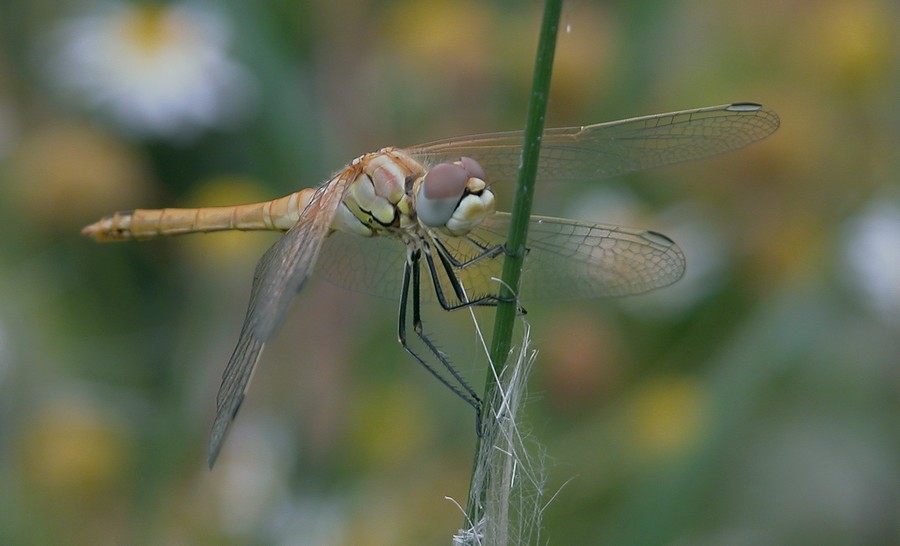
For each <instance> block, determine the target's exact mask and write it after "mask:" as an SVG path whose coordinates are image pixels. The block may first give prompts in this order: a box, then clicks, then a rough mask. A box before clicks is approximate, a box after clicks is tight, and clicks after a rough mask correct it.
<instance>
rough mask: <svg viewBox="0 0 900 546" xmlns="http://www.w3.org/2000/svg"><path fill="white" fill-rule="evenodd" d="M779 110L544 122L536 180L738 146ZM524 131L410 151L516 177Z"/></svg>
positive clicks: (633, 167) (746, 108)
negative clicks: (550, 125) (468, 161)
mask: <svg viewBox="0 0 900 546" xmlns="http://www.w3.org/2000/svg"><path fill="white" fill-rule="evenodd" d="M778 125H779V120H778V116H777V115H776V114H775V112H772V111H771V110H767V109H765V108H763V107H762V106H761V105H759V104H754V103H734V104H724V105H720V106H710V107H706V108H698V109H695V110H683V111H680V112H670V113H667V114H655V115H651V116H643V117H638V118H631V119H626V120H621V121H612V122H607V123H598V124H595V125H587V126H583V127H564V128H558V129H547V130H546V131H544V135H543V140H542V142H541V154H540V161H539V163H538V174H537V178H538V184H541V185H543V184H558V183H565V182H572V181H577V180H582V181H583V180H595V179H599V178H606V177H611V176H616V175H620V174H623V173H627V172H632V171H640V170H644V169H649V168H652V167H661V166H663V165H672V164H675V163H681V162H685V161H692V160H695V159H700V158H704V157H709V156H713V155H716V154H720V153H723V152H727V151H729V150H736V149H738V148H742V147H744V146H747V145H748V144H752V143H753V142H756V141H758V140H761V139H763V138H765V137H767V136H769V135H770V134H772V133H773V132H775V130H776V129H777V128H778ZM522 136H523V133H522V131H510V132H505V133H490V134H483V135H475V136H467V137H458V138H450V139H446V140H439V141H436V142H431V143H428V144H422V145H420V146H413V147H412V148H409V149H408V150H407V152H408V153H410V154H412V155H413V156H414V157H416V158H417V159H418V160H420V161H423V162H424V163H425V164H426V165H433V164H436V163H440V162H443V161H455V160H456V159H458V158H459V157H460V156H468V157H471V158H473V159H475V160H477V161H478V162H480V163H481V165H482V166H483V167H484V170H485V173H486V174H487V177H488V178H489V180H488V182H489V183H490V184H497V183H508V182H514V181H515V179H516V176H517V173H518V168H519V161H520V154H521V150H522Z"/></svg>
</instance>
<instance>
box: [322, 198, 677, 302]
mask: <svg viewBox="0 0 900 546" xmlns="http://www.w3.org/2000/svg"><path fill="white" fill-rule="evenodd" d="M508 230H509V215H508V214H506V213H500V212H498V213H496V214H494V215H492V216H490V217H488V218H487V219H486V220H485V221H484V222H483V223H482V225H481V226H479V227H478V228H476V229H475V230H473V231H472V232H471V233H470V234H469V237H468V238H464V237H441V238H440V241H441V243H442V244H443V245H444V246H445V247H446V248H448V249H449V250H450V252H451V253H452V254H453V255H454V257H456V258H457V259H458V260H460V261H466V260H469V259H472V258H475V257H476V256H478V254H479V249H480V248H489V247H492V246H495V245H499V244H503V243H504V242H505V241H506V236H507V233H508ZM528 248H529V253H528V256H527V257H526V258H525V274H524V275H523V285H522V297H523V298H524V299H525V301H526V302H527V301H528V300H532V301H533V300H539V299H574V298H600V297H609V296H624V295H629V294H640V293H642V292H646V291H648V290H652V289H654V288H659V287H662V286H666V285H669V284H671V283H673V282H675V281H677V280H678V279H679V278H680V277H681V275H682V274H683V273H684V266H685V260H684V254H682V252H681V250H680V249H679V248H678V246H677V245H675V243H673V242H672V241H671V240H670V239H669V238H667V237H665V236H664V235H661V234H659V233H656V232H653V231H646V230H638V229H629V228H623V227H618V226H610V225H605V224H591V223H586V222H577V221H574V220H564V219H559V218H547V217H542V216H533V217H532V218H531V224H530V226H529V231H528ZM404 257H405V255H404V252H403V245H402V244H401V243H400V242H399V241H396V240H391V239H380V238H371V239H370V238H363V237H354V236H352V235H347V234H342V233H334V234H332V236H330V237H329V238H328V241H327V242H326V244H325V248H324V249H323V253H322V259H321V261H320V263H319V266H318V267H317V273H321V274H323V275H324V278H326V279H327V280H329V281H331V282H333V283H335V284H337V285H339V286H343V287H345V288H348V289H350V290H355V291H360V292H365V293H369V294H374V295H377V296H382V297H388V298H392V299H396V298H398V297H399V295H400V286H401V279H402V275H403V262H404ZM502 265H503V256H502V254H501V255H500V256H497V257H495V258H486V259H482V260H478V261H476V262H474V263H472V264H470V265H469V266H467V267H465V268H462V269H458V270H457V274H458V276H459V278H460V280H461V281H462V283H463V286H464V287H465V289H466V292H467V293H468V295H469V296H470V297H477V296H482V295H485V294H496V293H497V292H498V290H499V285H498V281H497V279H499V278H500V273H501V268H502ZM423 297H427V299H431V300H434V295H433V294H430V293H429V294H423Z"/></svg>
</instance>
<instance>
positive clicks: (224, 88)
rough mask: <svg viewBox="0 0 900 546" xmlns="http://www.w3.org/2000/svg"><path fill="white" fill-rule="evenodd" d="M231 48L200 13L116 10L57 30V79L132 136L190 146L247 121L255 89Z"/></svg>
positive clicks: (213, 21)
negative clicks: (198, 137)
mask: <svg viewBox="0 0 900 546" xmlns="http://www.w3.org/2000/svg"><path fill="white" fill-rule="evenodd" d="M230 41H231V30H230V28H229V25H228V22H227V21H226V20H225V19H224V18H223V17H221V16H220V15H219V14H217V13H215V12H213V11H210V10H209V9H206V8H202V7H200V6H199V5H194V4H190V5H188V4H173V5H152V4H151V5H121V4H119V5H112V6H108V7H106V8H105V9H103V10H101V11H100V12H98V13H95V14H92V15H85V16H81V17H79V18H76V19H72V20H69V21H66V22H64V23H62V24H61V25H60V26H59V28H58V29H56V31H55V33H54V35H53V41H52V44H53V46H52V47H53V48H54V49H55V50H56V51H54V52H52V53H51V55H52V58H51V59H50V68H51V75H52V77H53V79H54V80H55V82H56V83H58V85H59V86H60V88H62V90H64V91H66V92H68V94H69V95H70V96H71V97H72V98H75V99H77V100H79V101H80V102H82V103H84V104H86V105H87V106H88V107H91V108H97V109H100V110H102V111H103V112H104V113H105V114H106V115H108V116H109V117H110V118H112V120H113V121H115V122H116V123H118V124H119V125H121V126H122V127H123V128H124V129H125V130H126V131H128V132H130V133H133V134H135V135H138V136H153V137H162V138H175V139H186V138H190V137H192V136H194V135H195V134H196V133H198V132H200V131H202V130H204V129H207V128H211V127H216V126H222V125H226V124H228V123H230V122H234V121H236V119H237V118H238V117H240V115H241V114H244V113H246V110H247V106H248V101H249V99H250V98H251V96H252V89H253V85H252V83H253V82H252V81H251V80H250V77H249V76H248V75H247V73H246V72H245V71H244V69H243V68H242V67H241V66H240V65H239V64H238V63H237V62H235V61H234V60H233V59H232V58H230V57H229V55H228V46H229V43H230Z"/></svg>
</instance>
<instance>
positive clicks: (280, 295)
mask: <svg viewBox="0 0 900 546" xmlns="http://www.w3.org/2000/svg"><path fill="white" fill-rule="evenodd" d="M356 174H357V172H356V169H355V168H349V167H348V168H347V169H345V170H343V171H341V173H340V174H338V175H337V176H335V177H334V178H333V179H332V180H330V181H329V182H327V183H326V184H324V185H323V186H321V187H320V188H319V189H318V190H317V191H316V193H315V195H314V196H313V198H312V200H311V201H310V202H309V205H307V207H306V209H304V211H303V213H302V214H301V215H300V220H299V221H298V222H297V224H296V225H295V226H294V227H293V228H291V229H290V230H288V231H287V232H286V233H285V234H284V236H282V237H281V238H280V239H278V241H276V242H275V244H274V245H272V247H271V248H269V250H267V251H266V253H265V254H264V255H263V257H262V259H260V261H259V263H258V264H257V265H256V272H255V273H254V275H253V286H252V288H251V290H250V304H249V306H248V308H247V315H246V318H245V319H244V325H243V327H242V328H241V334H240V337H239V338H238V342H237V346H236V347H235V349H234V353H233V354H232V355H231V359H230V360H229V361H228V365H227V366H226V367H225V372H224V373H223V375H222V384H221V386H220V387H219V393H218V396H217V397H216V418H215V421H214V422H213V426H212V431H211V432H210V438H209V448H208V454H207V456H208V462H209V466H210V468H212V466H213V464H215V461H216V458H217V457H218V455H219V450H220V449H221V448H222V443H223V442H224V441H225V435H226V433H227V432H228V427H229V426H230V425H231V422H232V421H233V420H234V417H235V415H237V412H238V410H239V409H240V407H241V403H242V402H243V400H244V394H245V393H246V391H247V387H248V385H249V384H250V379H251V378H252V376H253V371H254V369H255V368H256V363H257V361H258V360H259V357H260V355H261V354H262V350H263V346H264V345H265V343H266V341H268V340H269V338H271V337H272V335H273V334H274V333H275V331H276V330H277V329H278V327H279V326H281V324H282V322H284V318H285V316H286V315H287V312H288V309H289V308H290V305H291V302H292V300H293V299H294V295H296V294H297V292H299V291H300V289H301V288H303V284H304V283H305V282H306V279H308V278H309V275H310V274H311V273H312V270H313V268H314V266H315V264H316V258H317V257H318V254H319V250H320V248H321V246H322V241H323V240H324V239H325V236H326V235H327V233H328V230H329V227H330V226H331V222H332V220H333V219H334V215H335V212H336V211H337V208H338V206H340V204H341V200H342V199H343V197H344V193H345V192H346V190H347V188H348V187H349V185H350V183H351V182H352V181H353V180H354V178H355V177H356Z"/></svg>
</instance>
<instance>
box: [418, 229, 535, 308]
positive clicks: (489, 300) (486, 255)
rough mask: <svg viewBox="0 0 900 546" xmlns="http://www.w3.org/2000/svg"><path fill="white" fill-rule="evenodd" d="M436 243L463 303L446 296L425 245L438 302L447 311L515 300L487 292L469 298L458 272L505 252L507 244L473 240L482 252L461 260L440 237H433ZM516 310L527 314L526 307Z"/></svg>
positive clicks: (494, 305)
mask: <svg viewBox="0 0 900 546" xmlns="http://www.w3.org/2000/svg"><path fill="white" fill-rule="evenodd" d="M433 241H434V244H435V249H436V250H437V255H438V258H439V259H440V261H441V265H442V266H443V268H444V271H445V272H446V274H447V279H448V280H449V282H450V285H451V286H452V287H453V291H454V292H455V293H456V297H457V298H458V299H459V301H460V302H461V303H458V304H449V303H448V302H447V300H446V298H445V297H444V294H443V290H442V289H441V287H440V282H438V278H437V277H438V273H437V271H436V269H435V267H434V260H433V258H432V256H431V252H429V250H430V249H429V247H427V246H426V247H425V251H426V252H425V259H426V261H427V262H428V267H429V269H430V271H431V278H432V280H433V284H434V287H435V293H436V295H437V298H438V302H440V304H441V307H443V308H444V310H446V311H454V310H456V309H460V308H463V307H469V306H471V305H478V306H485V307H496V305H497V302H501V301H515V300H516V298H515V297H513V298H510V299H506V298H503V297H500V296H499V295H497V294H487V295H484V296H480V297H478V298H475V299H474V300H469V299H468V296H467V295H466V293H465V291H464V290H463V288H462V283H460V281H459V277H458V276H457V274H456V271H455V270H457V269H465V268H466V267H468V266H470V265H472V264H475V263H477V262H479V261H480V260H482V259H490V258H496V257H497V256H499V255H500V254H501V253H503V252H505V250H506V245H496V246H493V247H485V246H483V245H481V244H479V243H478V242H477V241H474V240H472V241H471V242H472V244H474V245H476V246H477V247H478V248H480V249H482V252H481V253H480V254H478V255H477V256H475V257H474V258H471V259H468V260H465V261H460V260H458V259H456V257H455V256H454V255H453V253H452V252H450V250H449V249H448V248H447V247H446V246H445V245H444V243H443V242H442V241H441V240H440V239H437V238H435V239H433ZM516 311H517V313H518V314H520V315H525V314H526V311H525V308H524V307H522V306H520V305H518V304H517V305H516Z"/></svg>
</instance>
